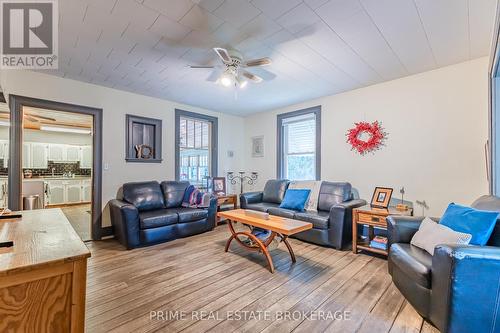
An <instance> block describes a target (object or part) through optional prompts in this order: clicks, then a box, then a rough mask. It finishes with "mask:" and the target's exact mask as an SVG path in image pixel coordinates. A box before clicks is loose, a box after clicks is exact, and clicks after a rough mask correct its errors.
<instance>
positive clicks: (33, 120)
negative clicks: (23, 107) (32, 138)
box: [25, 115, 40, 123]
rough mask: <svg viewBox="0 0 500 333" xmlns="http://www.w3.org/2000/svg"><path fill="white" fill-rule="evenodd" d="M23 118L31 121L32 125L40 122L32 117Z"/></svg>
mask: <svg viewBox="0 0 500 333" xmlns="http://www.w3.org/2000/svg"><path fill="white" fill-rule="evenodd" d="M25 117H26V119H27V120H29V121H31V122H33V123H38V122H39V121H40V120H38V119H36V118H34V117H32V116H29V115H26V116H25Z"/></svg>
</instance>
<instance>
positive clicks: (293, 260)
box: [281, 236, 296, 262]
mask: <svg viewBox="0 0 500 333" xmlns="http://www.w3.org/2000/svg"><path fill="white" fill-rule="evenodd" d="M281 239H282V240H283V243H285V245H286V248H287V249H288V252H289V253H290V257H292V262H296V260H295V253H293V249H292V245H290V243H289V242H288V236H281Z"/></svg>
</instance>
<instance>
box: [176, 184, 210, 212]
mask: <svg viewBox="0 0 500 333" xmlns="http://www.w3.org/2000/svg"><path fill="white" fill-rule="evenodd" d="M211 198H212V195H211V194H210V193H205V192H201V191H200V190H199V189H198V188H197V187H196V186H194V185H189V186H188V187H187V188H186V191H185V192H184V198H183V199H182V207H192V208H207V207H208V206H210V199H211Z"/></svg>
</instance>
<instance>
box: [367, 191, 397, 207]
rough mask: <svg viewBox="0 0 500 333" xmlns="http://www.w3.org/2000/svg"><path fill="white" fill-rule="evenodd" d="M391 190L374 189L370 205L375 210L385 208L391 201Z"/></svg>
mask: <svg viewBox="0 0 500 333" xmlns="http://www.w3.org/2000/svg"><path fill="white" fill-rule="evenodd" d="M392 191H393V189H392V188H390V187H375V191H373V195H372V201H371V202H370V205H371V206H372V207H375V208H387V207H389V202H390V201H391V197H392Z"/></svg>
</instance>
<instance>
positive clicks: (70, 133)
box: [0, 107, 93, 240]
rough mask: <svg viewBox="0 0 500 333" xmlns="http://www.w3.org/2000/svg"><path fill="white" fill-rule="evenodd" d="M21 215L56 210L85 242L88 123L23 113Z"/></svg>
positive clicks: (4, 139) (2, 163)
mask: <svg viewBox="0 0 500 333" xmlns="http://www.w3.org/2000/svg"><path fill="white" fill-rule="evenodd" d="M23 114H24V119H23V144H22V169H23V182H22V196H23V209H25V210H26V209H45V208H53V207H60V208H61V209H62V210H63V212H64V214H65V215H66V217H67V218H68V220H69V221H70V223H71V224H72V225H73V228H74V229H75V230H76V232H77V233H78V234H79V235H80V237H81V238H82V239H83V240H90V239H91V220H92V219H91V201H92V152H93V150H92V125H93V117H92V116H89V115H82V114H77V113H71V112H61V111H54V110H45V109H38V108H31V107H24V108H23ZM8 130H9V127H8V122H6V124H3V126H2V121H1V120H0V177H1V178H0V188H1V185H2V184H1V182H3V181H5V182H6V179H4V178H6V177H7V175H8V169H7V166H8V145H9V141H8V133H9V131H8Z"/></svg>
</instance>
